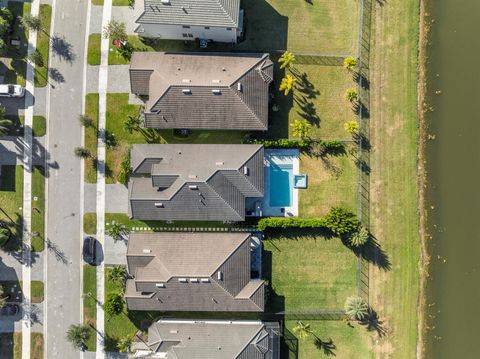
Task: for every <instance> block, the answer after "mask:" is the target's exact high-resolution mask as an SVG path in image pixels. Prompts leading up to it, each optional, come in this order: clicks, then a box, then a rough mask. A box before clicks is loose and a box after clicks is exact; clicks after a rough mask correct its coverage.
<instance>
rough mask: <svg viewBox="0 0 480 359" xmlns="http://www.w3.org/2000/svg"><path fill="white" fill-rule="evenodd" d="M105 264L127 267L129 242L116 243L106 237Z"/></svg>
mask: <svg viewBox="0 0 480 359" xmlns="http://www.w3.org/2000/svg"><path fill="white" fill-rule="evenodd" d="M104 248H105V264H107V265H114V264H122V265H127V241H120V240H117V241H114V240H113V238H112V237H110V236H105V247H104Z"/></svg>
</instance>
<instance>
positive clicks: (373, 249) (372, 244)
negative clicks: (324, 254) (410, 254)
mask: <svg viewBox="0 0 480 359" xmlns="http://www.w3.org/2000/svg"><path fill="white" fill-rule="evenodd" d="M342 242H343V244H344V245H345V246H346V247H347V248H349V249H350V250H351V251H352V252H354V253H355V254H356V255H357V256H359V255H361V256H362V258H363V259H365V260H366V261H367V262H369V263H371V264H373V265H375V266H377V267H378V268H380V269H382V270H384V271H389V270H391V269H392V263H391V262H390V259H389V258H388V255H387V253H386V252H385V251H384V250H383V249H382V248H381V247H380V244H379V243H378V241H377V240H376V238H375V237H374V236H372V235H371V234H370V237H369V239H368V241H367V243H366V244H365V245H364V246H362V247H354V246H352V245H350V243H349V241H348V239H347V238H346V237H344V238H342Z"/></svg>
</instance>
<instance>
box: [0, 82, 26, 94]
mask: <svg viewBox="0 0 480 359" xmlns="http://www.w3.org/2000/svg"><path fill="white" fill-rule="evenodd" d="M0 96H1V97H23V96H25V88H23V87H22V86H20V85H0Z"/></svg>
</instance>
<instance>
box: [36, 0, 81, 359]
mask: <svg viewBox="0 0 480 359" xmlns="http://www.w3.org/2000/svg"><path fill="white" fill-rule="evenodd" d="M86 18H87V0H56V4H55V7H54V25H53V26H54V27H53V34H52V36H51V46H52V49H53V51H52V52H53V56H52V58H51V59H50V64H49V65H50V69H54V70H53V73H54V74H56V79H57V82H55V81H54V80H53V79H50V82H51V84H50V85H51V89H50V101H49V105H50V106H49V108H47V114H49V123H48V131H49V134H48V135H49V140H48V148H47V150H48V152H49V155H50V161H51V162H56V163H57V164H58V167H57V166H55V167H57V168H50V170H49V174H48V176H49V177H48V209H47V238H48V240H50V242H51V243H52V246H53V249H52V248H50V250H47V256H48V258H47V268H46V269H47V273H46V275H47V278H46V287H47V293H46V294H47V307H46V324H47V327H46V328H45V329H46V331H45V336H46V348H45V357H46V358H49V359H51V358H62V359H64V358H69V359H70V358H79V357H80V352H79V351H78V350H74V349H73V347H72V346H71V344H70V343H68V342H67V341H66V339H65V336H66V331H67V329H68V327H69V326H70V325H71V324H78V323H80V322H81V313H80V300H81V293H80V268H81V261H82V258H81V250H80V249H81V237H80V233H81V218H80V205H81V203H80V179H81V175H82V174H81V171H80V160H79V159H78V158H77V157H75V155H74V153H73V151H74V148H75V147H77V146H80V145H81V132H82V130H81V127H80V125H79V122H78V116H79V115H80V113H81V107H82V83H83V66H84V62H83V59H84V48H85V31H86ZM58 74H60V75H61V76H58ZM59 79H60V80H59ZM62 79H63V81H62ZM52 85H53V86H52ZM47 246H48V243H47Z"/></svg>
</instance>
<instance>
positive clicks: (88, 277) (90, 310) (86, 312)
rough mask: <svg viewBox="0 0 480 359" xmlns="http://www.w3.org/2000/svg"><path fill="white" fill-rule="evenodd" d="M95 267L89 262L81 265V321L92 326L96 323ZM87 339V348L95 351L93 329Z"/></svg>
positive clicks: (95, 344)
mask: <svg viewBox="0 0 480 359" xmlns="http://www.w3.org/2000/svg"><path fill="white" fill-rule="evenodd" d="M96 298H97V269H96V267H94V266H91V265H90V264H84V265H83V323H84V324H88V325H90V326H92V327H93V328H95V327H96V325H97V307H96V304H97V302H96V301H95V299H96ZM93 328H92V333H91V334H92V335H90V338H89V339H88V341H87V350H88V351H95V350H96V348H97V342H96V335H95V331H94V330H93Z"/></svg>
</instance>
